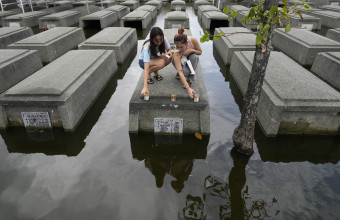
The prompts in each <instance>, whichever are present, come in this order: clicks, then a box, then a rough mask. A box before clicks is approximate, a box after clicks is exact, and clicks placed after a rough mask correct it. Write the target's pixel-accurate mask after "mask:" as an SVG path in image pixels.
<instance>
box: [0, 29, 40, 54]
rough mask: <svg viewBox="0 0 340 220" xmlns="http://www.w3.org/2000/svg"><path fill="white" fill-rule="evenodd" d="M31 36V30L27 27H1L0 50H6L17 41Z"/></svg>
mask: <svg viewBox="0 0 340 220" xmlns="http://www.w3.org/2000/svg"><path fill="white" fill-rule="evenodd" d="M31 36H33V31H32V29H31V28H27V27H22V28H21V27H3V28H0V49H5V48H7V46H8V45H10V44H13V43H15V42H17V41H19V40H22V39H25V38H27V37H31Z"/></svg>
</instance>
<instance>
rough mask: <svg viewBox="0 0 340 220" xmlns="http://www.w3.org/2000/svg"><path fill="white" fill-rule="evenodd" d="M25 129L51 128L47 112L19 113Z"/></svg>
mask: <svg viewBox="0 0 340 220" xmlns="http://www.w3.org/2000/svg"><path fill="white" fill-rule="evenodd" d="M21 117H22V120H23V122H24V125H25V127H26V128H51V121H50V116H49V115H48V112H21Z"/></svg>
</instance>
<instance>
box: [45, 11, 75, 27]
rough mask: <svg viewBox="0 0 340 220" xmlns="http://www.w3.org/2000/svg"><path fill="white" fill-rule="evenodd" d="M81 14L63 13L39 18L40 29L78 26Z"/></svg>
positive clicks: (73, 12)
mask: <svg viewBox="0 0 340 220" xmlns="http://www.w3.org/2000/svg"><path fill="white" fill-rule="evenodd" d="M80 17H81V13H80V12H78V11H63V12H59V13H55V14H50V15H47V16H44V17H41V18H39V28H40V29H43V28H47V29H51V28H54V27H70V26H73V25H76V24H78V22H79V19H80Z"/></svg>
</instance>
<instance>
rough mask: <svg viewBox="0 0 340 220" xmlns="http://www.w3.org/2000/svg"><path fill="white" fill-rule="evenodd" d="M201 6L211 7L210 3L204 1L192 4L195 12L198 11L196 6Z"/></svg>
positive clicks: (199, 0)
mask: <svg viewBox="0 0 340 220" xmlns="http://www.w3.org/2000/svg"><path fill="white" fill-rule="evenodd" d="M201 5H211V3H210V2H208V1H206V0H198V1H195V2H194V11H197V10H198V6H201Z"/></svg>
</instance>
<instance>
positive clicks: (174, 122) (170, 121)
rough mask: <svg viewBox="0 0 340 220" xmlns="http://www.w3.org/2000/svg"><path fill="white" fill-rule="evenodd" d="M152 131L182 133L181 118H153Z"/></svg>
mask: <svg viewBox="0 0 340 220" xmlns="http://www.w3.org/2000/svg"><path fill="white" fill-rule="evenodd" d="M154 132H155V133H166V134H182V133H183V119H182V118H155V119H154Z"/></svg>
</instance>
